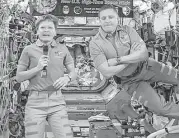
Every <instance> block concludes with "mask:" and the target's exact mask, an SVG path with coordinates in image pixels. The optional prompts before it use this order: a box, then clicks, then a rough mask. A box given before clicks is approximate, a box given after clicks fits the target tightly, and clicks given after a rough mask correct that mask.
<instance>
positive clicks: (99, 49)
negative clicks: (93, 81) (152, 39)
mask: <svg viewBox="0 0 179 138" xmlns="http://www.w3.org/2000/svg"><path fill="white" fill-rule="evenodd" d="M108 36H109V35H108V34H107V33H105V32H104V31H103V29H102V28H99V32H98V33H97V34H96V35H95V36H94V37H93V38H92V40H91V41H90V45H89V47H90V54H91V57H92V60H93V61H94V65H95V67H96V68H97V69H98V67H99V65H101V64H102V63H104V62H105V61H107V60H108V59H111V58H117V56H118V57H121V56H125V55H129V54H130V53H131V52H133V51H132V50H131V49H132V44H133V43H134V42H136V43H140V44H142V45H145V43H144V41H143V40H142V39H141V37H140V36H139V35H138V33H137V32H136V31H135V30H134V29H133V28H131V27H129V26H118V27H117V29H116V32H115V33H114V40H110V39H109V38H108ZM137 67H138V63H132V64H130V65H129V66H128V67H127V68H125V70H123V71H121V73H119V74H118V75H117V76H119V77H121V76H129V75H131V74H132V73H133V72H134V71H135V70H136V68H137Z"/></svg>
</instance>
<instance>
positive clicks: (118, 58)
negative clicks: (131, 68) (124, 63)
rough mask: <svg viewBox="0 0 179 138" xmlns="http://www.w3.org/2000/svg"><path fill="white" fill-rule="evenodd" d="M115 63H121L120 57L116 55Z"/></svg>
mask: <svg viewBox="0 0 179 138" xmlns="http://www.w3.org/2000/svg"><path fill="white" fill-rule="evenodd" d="M117 64H121V58H120V57H119V56H117Z"/></svg>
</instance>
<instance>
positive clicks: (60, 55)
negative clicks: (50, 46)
mask: <svg viewBox="0 0 179 138" xmlns="http://www.w3.org/2000/svg"><path fill="white" fill-rule="evenodd" d="M63 55H64V53H63V52H60V51H55V56H57V57H63Z"/></svg>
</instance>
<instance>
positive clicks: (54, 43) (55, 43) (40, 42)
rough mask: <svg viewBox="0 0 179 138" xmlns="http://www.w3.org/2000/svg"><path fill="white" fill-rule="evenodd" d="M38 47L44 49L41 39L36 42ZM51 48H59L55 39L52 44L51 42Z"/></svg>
mask: <svg viewBox="0 0 179 138" xmlns="http://www.w3.org/2000/svg"><path fill="white" fill-rule="evenodd" d="M35 44H36V46H39V47H43V45H44V43H42V41H40V40H39V39H38V40H37V41H36V43H35ZM51 46H52V47H56V46H57V42H56V41H55V40H54V39H53V40H52V42H51Z"/></svg>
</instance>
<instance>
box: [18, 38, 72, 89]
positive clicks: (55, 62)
mask: <svg viewBox="0 0 179 138" xmlns="http://www.w3.org/2000/svg"><path fill="white" fill-rule="evenodd" d="M48 51H49V53H48V55H49V60H50V61H49V63H48V66H47V78H42V77H41V72H39V73H38V74H37V75H36V76H34V77H33V78H31V79H30V80H29V81H30V83H29V86H28V90H35V91H42V90H46V89H47V87H49V86H52V85H53V83H54V82H55V81H56V80H57V79H58V78H60V77H63V76H64V71H65V68H64V66H66V65H69V64H74V60H73V58H72V56H71V55H70V53H69V51H68V48H67V47H66V46H65V45H64V44H59V43H56V42H55V40H53V41H52V43H51V46H49V50H48ZM42 55H43V43H42V42H41V41H40V40H37V41H36V43H34V44H31V45H29V46H26V47H25V48H24V50H23V51H22V54H21V57H20V59H19V61H18V66H24V67H25V68H26V69H27V70H30V69H32V68H34V67H36V66H37V64H38V61H39V58H40V57H41V56H42Z"/></svg>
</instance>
